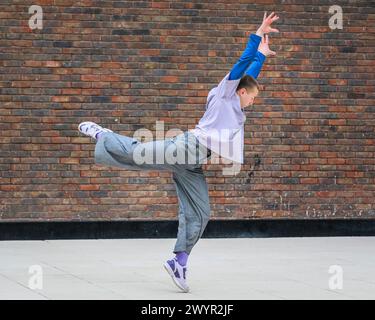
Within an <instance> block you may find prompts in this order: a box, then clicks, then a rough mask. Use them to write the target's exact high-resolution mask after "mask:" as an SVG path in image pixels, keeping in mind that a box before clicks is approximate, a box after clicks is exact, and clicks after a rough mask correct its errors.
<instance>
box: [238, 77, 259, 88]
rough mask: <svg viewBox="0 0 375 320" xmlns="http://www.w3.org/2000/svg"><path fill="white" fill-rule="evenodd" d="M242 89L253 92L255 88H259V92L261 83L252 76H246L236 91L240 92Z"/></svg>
mask: <svg viewBox="0 0 375 320" xmlns="http://www.w3.org/2000/svg"><path fill="white" fill-rule="evenodd" d="M242 88H245V89H246V91H247V90H248V89H250V90H252V89H254V88H257V89H258V90H259V83H258V81H256V80H255V79H254V78H253V77H252V76H248V75H245V76H243V77H242V78H241V80H240V83H239V84H238V86H237V89H236V91H237V90H240V89H242Z"/></svg>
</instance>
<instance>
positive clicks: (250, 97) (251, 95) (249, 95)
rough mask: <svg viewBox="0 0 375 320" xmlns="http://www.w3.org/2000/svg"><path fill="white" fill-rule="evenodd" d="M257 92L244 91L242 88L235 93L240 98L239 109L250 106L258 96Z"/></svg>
mask: <svg viewBox="0 0 375 320" xmlns="http://www.w3.org/2000/svg"><path fill="white" fill-rule="evenodd" d="M258 93H259V90H258V89H257V88H252V89H247V90H246V89H245V88H242V89H240V90H238V91H237V94H238V95H239V97H240V102H241V108H245V107H249V106H252V105H253V103H254V99H255V97H256V96H257V95H258Z"/></svg>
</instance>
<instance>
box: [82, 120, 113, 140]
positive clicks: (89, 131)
mask: <svg viewBox="0 0 375 320" xmlns="http://www.w3.org/2000/svg"><path fill="white" fill-rule="evenodd" d="M78 130H79V131H80V132H82V133H83V134H85V135H87V136H90V137H92V138H94V139H96V135H97V134H98V133H100V132H113V131H112V130H110V129H107V128H103V127H101V126H99V125H98V124H96V123H95V122H91V121H85V122H81V123H80V124H79V125H78Z"/></svg>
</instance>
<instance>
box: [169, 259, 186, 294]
mask: <svg viewBox="0 0 375 320" xmlns="http://www.w3.org/2000/svg"><path fill="white" fill-rule="evenodd" d="M164 269H165V270H166V271H167V272H168V274H169V275H170V276H171V278H172V280H173V283H174V284H175V285H176V286H177V288H179V289H180V290H182V291H183V292H189V288H184V287H182V286H181V285H180V284H179V283H178V281H177V280H176V278H175V276H174V273H173V270H172V269H171V267H170V266H169V264H168V262H166V263H164Z"/></svg>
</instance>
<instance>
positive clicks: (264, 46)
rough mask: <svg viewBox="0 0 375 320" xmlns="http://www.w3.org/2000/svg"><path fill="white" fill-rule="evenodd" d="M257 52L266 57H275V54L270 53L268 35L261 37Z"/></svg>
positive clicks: (273, 52)
mask: <svg viewBox="0 0 375 320" xmlns="http://www.w3.org/2000/svg"><path fill="white" fill-rule="evenodd" d="M258 51H259V52H261V53H263V54H264V55H265V56H266V57H269V56H274V55H276V52H275V51H272V50H271V49H270V47H269V40H268V34H266V35H265V36H264V37H262V41H261V43H260V44H259V47H258Z"/></svg>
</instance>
